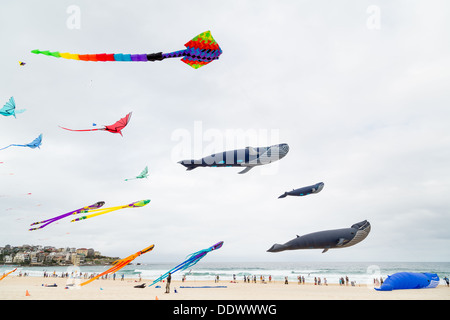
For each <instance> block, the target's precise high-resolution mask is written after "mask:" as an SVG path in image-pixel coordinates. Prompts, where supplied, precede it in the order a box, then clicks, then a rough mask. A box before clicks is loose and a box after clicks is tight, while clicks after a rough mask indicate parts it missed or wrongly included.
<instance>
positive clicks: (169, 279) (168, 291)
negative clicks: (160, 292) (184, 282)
mask: <svg viewBox="0 0 450 320" xmlns="http://www.w3.org/2000/svg"><path fill="white" fill-rule="evenodd" d="M166 280H167V282H166V293H170V281H171V280H172V274H171V273H170V272H169V276H168V277H167V279H166Z"/></svg>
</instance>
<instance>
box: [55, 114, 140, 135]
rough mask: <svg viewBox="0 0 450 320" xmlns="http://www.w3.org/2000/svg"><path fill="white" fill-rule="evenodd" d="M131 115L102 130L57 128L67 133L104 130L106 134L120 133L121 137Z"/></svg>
mask: <svg viewBox="0 0 450 320" xmlns="http://www.w3.org/2000/svg"><path fill="white" fill-rule="evenodd" d="M131 114H132V112H130V113H129V114H127V115H126V116H125V117H123V118H122V119H120V120H119V121H117V122H116V123H114V124H111V125H109V126H105V127H104V128H95V129H82V130H73V129H68V128H64V127H61V126H59V127H60V128H61V129H65V130H69V131H99V130H105V131H108V132H111V133H120V135H121V136H123V135H122V132H121V131H122V130H123V128H125V127H126V125H127V124H128V122H130V118H131Z"/></svg>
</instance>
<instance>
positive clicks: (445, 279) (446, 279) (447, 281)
mask: <svg viewBox="0 0 450 320" xmlns="http://www.w3.org/2000/svg"><path fill="white" fill-rule="evenodd" d="M444 281H445V282H446V283H447V287H448V286H449V280H448V278H447V277H445V278H444Z"/></svg>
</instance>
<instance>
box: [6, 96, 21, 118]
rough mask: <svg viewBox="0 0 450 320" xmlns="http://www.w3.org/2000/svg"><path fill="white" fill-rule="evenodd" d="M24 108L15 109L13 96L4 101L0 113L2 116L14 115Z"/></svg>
mask: <svg viewBox="0 0 450 320" xmlns="http://www.w3.org/2000/svg"><path fill="white" fill-rule="evenodd" d="M24 111H25V109H21V110H16V102H15V101H14V97H11V98H9V101H8V102H6V103H5V105H4V106H3V108H1V109H0V114H1V115H2V116H5V117H8V116H14V118H15V117H16V114H19V113H22V112H24Z"/></svg>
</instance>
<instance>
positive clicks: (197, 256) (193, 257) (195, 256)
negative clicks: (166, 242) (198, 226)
mask: <svg viewBox="0 0 450 320" xmlns="http://www.w3.org/2000/svg"><path fill="white" fill-rule="evenodd" d="M222 245H223V241H220V242H217V243H216V244H215V245H213V246H211V247H209V248H207V249H203V250H200V251H197V252H194V253H191V254H190V255H189V256H187V258H186V260H185V261H183V262H182V263H180V264H179V265H177V266H176V267H174V268H172V269H170V270H169V271H167V272H166V273H164V274H163V275H162V276H160V277H159V278H158V279H156V280H155V281H153V283H152V284H150V285H149V286H148V287H151V286H152V285H154V284H155V283H157V282H159V281H161V280H164V279H165V278H167V277H168V276H169V273H170V274H173V273H175V272H177V271H179V270H186V269H187V268H189V267H192V266H193V265H195V264H196V263H197V262H199V261H200V260H201V259H202V258H204V257H205V256H206V254H207V253H208V252H211V251H213V250H217V249H220V248H221V247H222Z"/></svg>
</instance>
